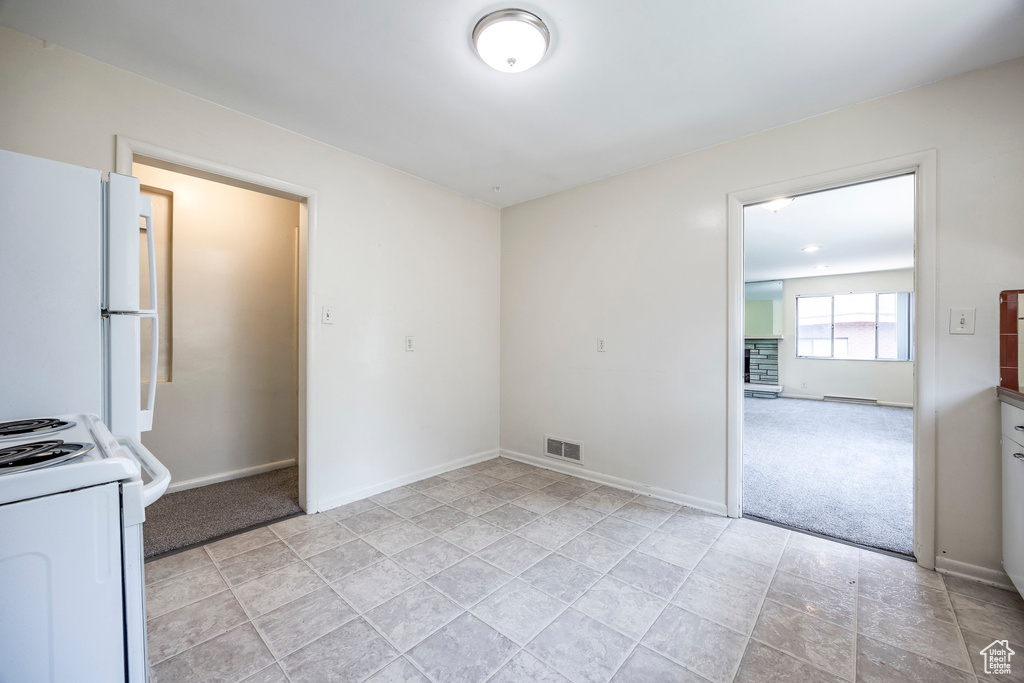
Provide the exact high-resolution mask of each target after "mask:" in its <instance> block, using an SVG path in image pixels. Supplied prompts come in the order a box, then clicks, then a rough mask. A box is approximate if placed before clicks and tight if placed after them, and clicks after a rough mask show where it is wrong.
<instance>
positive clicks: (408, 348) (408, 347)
mask: <svg viewBox="0 0 1024 683" xmlns="http://www.w3.org/2000/svg"><path fill="white" fill-rule="evenodd" d="M405 350H406V351H412V335H409V336H408V337H406V338H405Z"/></svg>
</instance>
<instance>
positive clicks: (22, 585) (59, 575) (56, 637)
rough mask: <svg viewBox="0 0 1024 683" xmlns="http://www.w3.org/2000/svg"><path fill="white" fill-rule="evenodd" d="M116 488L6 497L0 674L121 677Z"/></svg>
mask: <svg viewBox="0 0 1024 683" xmlns="http://www.w3.org/2000/svg"><path fill="white" fill-rule="evenodd" d="M118 489H119V485H118V484H117V483H112V484H104V485H102V486H91V487H89V488H84V489H79V490H77V491H72V492H70V493H58V494H55V495H52V496H43V497H41V498H33V499H31V500H26V501H20V502H17V503H8V504H7V505H0V681H18V683H35V682H36V681H38V682H39V683H52V681H112V682H116V681H124V679H125V642H124V611H123V610H124V608H123V605H122V581H121V528H122V527H121V500H120V498H121V497H120V491H119V490H118Z"/></svg>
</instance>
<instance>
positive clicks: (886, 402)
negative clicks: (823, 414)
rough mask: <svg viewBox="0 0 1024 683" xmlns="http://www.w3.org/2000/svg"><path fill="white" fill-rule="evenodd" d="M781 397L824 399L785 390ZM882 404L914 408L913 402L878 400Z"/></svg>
mask: <svg viewBox="0 0 1024 683" xmlns="http://www.w3.org/2000/svg"><path fill="white" fill-rule="evenodd" d="M779 398H799V399H803V400H805V401H824V400H825V397H824V396H816V395H814V394H790V393H787V392H785V391H783V392H782V393H781V394H779ZM878 405H880V406H890V407H892V408H913V407H914V404H913V403H896V402H895V401H878Z"/></svg>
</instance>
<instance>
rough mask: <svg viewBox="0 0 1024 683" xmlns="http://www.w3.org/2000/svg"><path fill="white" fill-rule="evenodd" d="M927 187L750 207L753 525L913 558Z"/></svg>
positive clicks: (746, 249) (746, 212)
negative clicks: (920, 203)
mask: <svg viewBox="0 0 1024 683" xmlns="http://www.w3.org/2000/svg"><path fill="white" fill-rule="evenodd" d="M916 203H917V198H916V176H915V174H914V173H904V174H900V175H893V176H888V177H884V178H881V179H872V180H869V181H865V182H858V183H854V184H848V185H842V186H838V187H836V186H833V187H830V188H827V189H821V190H816V191H814V192H808V193H804V194H791V195H788V196H784V197H779V198H776V199H773V200H770V201H760V202H752V203H748V204H745V205H744V206H743V207H742V221H743V224H742V234H743V356H742V364H743V367H742V382H743V394H742V437H741V443H742V454H741V455H742V477H741V480H742V492H741V495H742V514H743V516H750V517H756V518H760V519H763V520H767V521H770V522H774V523H777V524H781V525H784V526H787V527H791V528H795V529H799V530H802V531H809V532H812V533H815V534H818V535H822V536H826V537H829V538H833V539H836V540H841V541H846V542H850V543H854V544H857V545H861V546H866V547H870V548H877V549H881V550H885V551H889V552H893V553H897V554H900V555H904V556H908V557H909V556H913V555H914V554H915V548H914V526H915V525H914V521H915V514H914V512H915V509H914V504H915V500H914V495H915V488H914V478H915V436H914V435H915V410H914V408H915V405H916V403H915V395H916V386H915V366H914V364H915V348H916V316H915V282H916V278H915V226H916V221H917V219H916V210H917V209H916Z"/></svg>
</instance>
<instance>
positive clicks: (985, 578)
mask: <svg viewBox="0 0 1024 683" xmlns="http://www.w3.org/2000/svg"><path fill="white" fill-rule="evenodd" d="M935 571H937V572H939V573H940V574H949V575H950V576H956V577H959V578H961V579H968V580H970V581H977V582H979V583H984V584H987V585H989V586H998V587H999V588H1008V589H1010V590H1012V591H1015V590H1017V589H1016V588H1014V587H1013V582H1012V581H1010V577H1009V576H1007V575H1006V572H1004V571H1002V570H1001V569H989V568H988V567H980V566H978V565H976V564H968V563H966V562H960V561H958V560H951V559H949V558H948V557H936V558H935Z"/></svg>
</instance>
